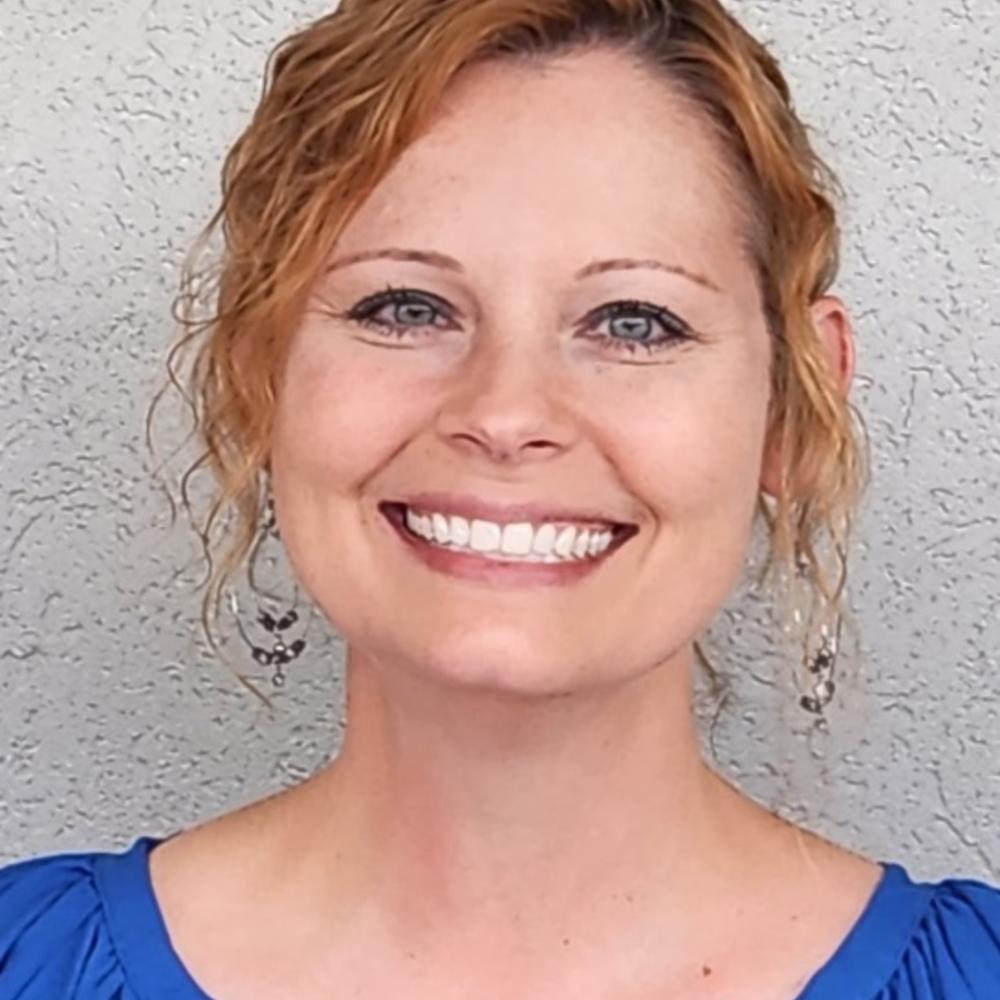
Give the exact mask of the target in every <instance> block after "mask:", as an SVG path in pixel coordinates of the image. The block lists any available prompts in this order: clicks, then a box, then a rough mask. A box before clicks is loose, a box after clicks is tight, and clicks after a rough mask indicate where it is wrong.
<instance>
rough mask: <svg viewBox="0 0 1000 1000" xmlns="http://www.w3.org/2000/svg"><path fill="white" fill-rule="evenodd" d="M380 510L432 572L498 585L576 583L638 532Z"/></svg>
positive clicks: (386, 506) (394, 507)
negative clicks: (433, 570)
mask: <svg viewBox="0 0 1000 1000" xmlns="http://www.w3.org/2000/svg"><path fill="white" fill-rule="evenodd" d="M379 509H380V511H381V512H382V514H383V516H384V517H385V518H386V519H387V520H388V521H389V523H390V524H391V525H392V526H393V528H395V530H396V533H397V534H398V535H399V536H400V537H401V538H402V539H403V540H404V541H405V542H407V543H408V545H409V546H410V548H411V549H413V550H414V551H416V552H417V553H418V554H419V555H420V556H421V557H422V558H423V561H424V562H425V563H426V564H428V565H430V566H431V567H432V568H434V569H438V570H441V571H444V572H448V573H453V574H456V575H459V576H467V577H473V578H479V579H488V580H493V581H499V582H512V583H513V582H541V583H544V582H550V583H564V582H569V581H570V580H573V579H578V578H579V577H580V576H581V575H582V574H584V573H588V572H590V571H591V570H592V569H594V568H595V567H596V566H597V565H599V564H600V563H602V562H603V561H605V560H606V559H607V558H608V557H609V556H610V555H611V554H612V553H613V552H615V551H617V550H618V549H619V548H620V547H621V546H622V545H624V544H625V542H627V541H628V540H629V539H630V538H631V537H632V536H633V535H635V534H636V533H637V532H638V528H637V527H636V526H635V525H626V524H613V523H600V524H596V523H595V524H573V523H569V522H567V523H558V522H544V523H541V524H532V523H531V522H528V521H518V522H509V523H499V522H496V521H489V520H485V519H482V518H465V517H461V516H459V515H456V514H451V515H445V514H442V513H439V512H433V511H419V510H415V509H413V508H410V507H408V506H407V505H406V504H402V503H390V502H386V503H382V504H380V505H379Z"/></svg>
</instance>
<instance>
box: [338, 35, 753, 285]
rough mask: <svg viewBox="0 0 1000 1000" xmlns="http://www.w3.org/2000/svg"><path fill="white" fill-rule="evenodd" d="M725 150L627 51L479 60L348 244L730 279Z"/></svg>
mask: <svg viewBox="0 0 1000 1000" xmlns="http://www.w3.org/2000/svg"><path fill="white" fill-rule="evenodd" d="M717 141H718V140H717V139H716V138H715V137H714V135H713V133H712V130H711V126H710V125H709V124H708V122H707V120H706V119H705V116H704V112H702V111H700V110H699V109H696V108H695V107H694V106H693V105H692V103H691V102H690V101H688V100H687V99H685V98H684V96H683V95H682V94H681V93H680V92H678V91H677V90H676V89H675V88H674V87H672V86H671V85H670V84H669V83H667V82H665V81H662V80H658V79H656V78H654V77H653V76H652V75H651V74H649V73H648V72H646V71H644V70H641V69H639V68H637V67H636V66H635V65H634V64H633V63H631V62H630V61H629V60H628V59H627V58H626V57H625V56H624V55H621V54H619V53H615V52H609V51H591V52H586V53H580V54H572V55H565V56H560V57H557V58H553V59H549V60H547V61H545V62H533V63H530V64H528V63H523V62H521V63H512V62H498V61H492V62H487V63H480V64H476V65H473V66H469V67H466V68H465V69H464V70H463V71H462V72H461V73H460V74H459V76H458V77H457V78H456V79H455V80H453V81H452V83H451V84H450V86H449V88H448V90H447V91H446V93H445V96H444V99H443V101H442V104H441V107H440V109H439V112H438V114H437V116H436V117H435V119H434V121H433V123H432V125H431V126H430V128H429V129H428V130H427V131H426V132H425V133H424V135H422V136H421V137H420V138H419V139H418V140H417V141H416V142H415V143H413V144H412V145H411V146H410V147H409V148H407V149H406V150H405V152H404V153H403V155H402V156H401V158H400V160H399V161H398V162H397V163H396V164H395V165H394V166H393V168H392V169H391V171H390V172H389V174H388V175H387V176H386V177H385V178H383V180H382V182H381V183H380V185H379V187H378V188H377V189H376V191H375V192H374V193H373V195H372V196H371V197H370V198H369V199H368V201H367V202H366V204H365V205H364V206H362V208H361V210H360V211H359V212H358V214H357V215H356V216H355V217H354V218H353V219H352V221H351V224H350V225H349V226H348V229H347V230H346V231H345V233H344V234H343V238H342V241H341V248H342V249H343V248H347V249H355V246H354V244H355V243H357V244H358V248H365V247H368V246H370V245H371V241H373V240H375V241H380V240H382V239H385V240H390V239H391V240H397V239H398V240H404V241H407V240H409V241H410V242H413V241H421V240H422V241H423V242H424V243H428V242H430V243H432V244H433V245H434V246H435V247H439V248H440V249H443V250H446V251H447V252H450V253H453V254H454V255H456V256H459V257H463V255H464V256H468V257H470V258H474V257H475V256H476V254H477V253H480V254H483V255H490V254H491V253H492V255H493V256H494V257H496V256H498V255H499V256H501V257H504V258H505V259H509V258H510V255H512V254H516V255H517V256H518V259H519V260H522V261H524V262H525V263H526V264H527V263H528V262H531V263H533V264H535V265H541V264H542V262H543V260H546V259H552V260H553V261H555V260H557V259H561V260H565V259H566V258H567V255H571V256H572V259H573V261H574V263H575V262H576V260H577V258H581V259H582V258H584V257H587V258H588V259H590V257H594V256H601V255H604V256H607V255H608V254H613V253H618V252H621V253H622V254H626V253H628V254H631V253H644V252H649V253H653V252H655V251H662V252H664V253H671V254H672V255H673V256H674V257H675V258H678V260H679V262H681V263H684V264H687V265H689V266H691V267H693V268H700V269H701V270H702V271H703V272H706V271H707V272H714V273H715V274H716V275H717V276H718V278H719V280H720V281H725V280H727V276H726V275H725V273H724V272H725V271H726V270H727V269H737V270H738V269H740V268H745V267H746V262H745V261H744V260H743V259H742V258H743V252H742V248H741V239H742V232H743V223H742V221H741V213H740V205H739V201H738V195H737V192H736V190H735V186H734V185H733V183H732V182H731V181H730V180H729V179H728V177H727V172H726V169H725V164H724V160H723V158H722V156H721V154H720V151H719V149H718V146H717ZM406 245H409V243H407V244H406ZM417 245H419V244H417ZM588 255H589V256H588ZM720 272H722V273H720Z"/></svg>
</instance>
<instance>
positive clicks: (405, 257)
mask: <svg viewBox="0 0 1000 1000" xmlns="http://www.w3.org/2000/svg"><path fill="white" fill-rule="evenodd" d="M378 258H387V259H389V260H401V261H417V262H418V263H421V264H429V265H430V266H431V267H439V268H441V269H443V270H445V271H453V272H455V273H456V274H465V268H464V267H463V266H462V265H461V263H459V261H457V260H455V258H454V257H449V256H448V255H447V254H443V253H438V252H437V251H435V250H404V249H400V248H399V247H388V248H386V249H385V250H363V251H360V252H358V253H352V254H349V255H348V256H346V257H341V258H340V259H339V260H335V261H334V262H333V263H332V264H330V266H329V267H328V268H327V273H328V274H329V272H330V271H333V270H336V269H337V268H340V267H346V266H347V265H348V264H356V263H358V262H360V261H364V260H376V259H378ZM634 268H650V269H654V270H658V271H667V272H668V273H670V274H678V275H680V276H681V277H683V278H687V279H688V280H690V281H694V282H696V283H697V284H699V285H703V286H704V287H705V288H710V289H711V290H712V291H713V292H719V293H720V294H721V293H722V289H721V288H720V287H719V286H718V285H717V284H715V282H714V281H711V280H710V279H709V278H707V277H705V275H703V274H699V273H698V272H696V271H692V270H690V269H689V268H686V267H682V266H681V265H680V264H666V263H664V262H663V261H661V260H654V259H652V258H650V259H646V260H635V259H633V258H631V257H616V258H615V259H613V260H595V261H592V262H591V263H590V264H587V265H586V267H582V268H580V270H579V271H577V272H576V274H574V275H573V277H574V279H575V280H577V281H580V280H582V279H583V278H588V277H590V276H591V275H593V274H602V273H603V272H605V271H615V270H631V269H634Z"/></svg>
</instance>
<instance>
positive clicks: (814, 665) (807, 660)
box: [793, 556, 842, 718]
mask: <svg viewBox="0 0 1000 1000" xmlns="http://www.w3.org/2000/svg"><path fill="white" fill-rule="evenodd" d="M796 575H797V577H798V578H799V579H800V580H801V579H808V578H809V577H810V571H809V563H808V562H807V561H806V560H805V559H804V558H802V557H801V556H799V557H798V558H797V559H796ZM811 589H812V588H810V590H811ZM814 603H815V593H813V595H812V599H811V604H814ZM793 617H794V619H795V623H796V625H801V624H802V619H803V614H802V610H801V608H800V607H799V606H798V605H796V608H795V611H794V614H793ZM812 618H813V614H812V607H810V611H809V614H808V615H807V616H806V628H805V631H806V637H805V650H804V652H803V656H802V665H803V667H804V668H805V670H806V672H807V674H808V675H809V677H810V678H811V680H810V684H809V689H808V691H807V692H805V693H803V692H802V691H801V689H800V691H799V706H800V707H801V708H803V709H804V710H805V711H807V712H809V713H810V714H812V715H818V716H820V717H821V718H822V717H823V709H824V708H825V707H826V706H827V705H829V704H830V702H831V700H832V699H833V695H834V692H835V691H836V687H837V686H836V683H835V682H834V680H833V672H834V667H835V666H836V664H837V655H838V653H839V651H840V633H841V625H842V619H841V615H839V614H838V615H836V620H835V622H834V623H833V624H832V625H831V623H830V622H827V621H825V622H823V623H822V624H821V625H820V628H819V636H820V645H819V648H818V649H817V650H815V651H813V652H810V649H809V642H810V638H811V636H810V632H811V627H812Z"/></svg>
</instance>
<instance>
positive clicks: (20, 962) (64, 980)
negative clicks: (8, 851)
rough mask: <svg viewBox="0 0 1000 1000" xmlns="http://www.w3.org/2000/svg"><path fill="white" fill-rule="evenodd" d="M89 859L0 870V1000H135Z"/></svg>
mask: <svg viewBox="0 0 1000 1000" xmlns="http://www.w3.org/2000/svg"><path fill="white" fill-rule="evenodd" d="M92 860H93V859H92V855H90V854H86V853H75V854H55V855H47V856H43V857H36V858H29V859H27V860H24V861H17V862H14V863H12V864H8V865H6V866H5V867H0V1000H70V998H72V1000H136V998H135V995H134V993H133V992H132V991H131V990H130V989H129V988H128V985H127V983H126V982H125V980H124V974H123V971H122V968H121V965H120V963H119V962H118V959H117V956H116V954H115V949H114V943H113V941H112V940H111V936H110V934H109V931H108V927H107V924H106V921H105V919H104V913H103V907H102V903H101V898H100V895H99V893H98V891H97V886H96V884H95V882H94V877H93V865H92Z"/></svg>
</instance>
